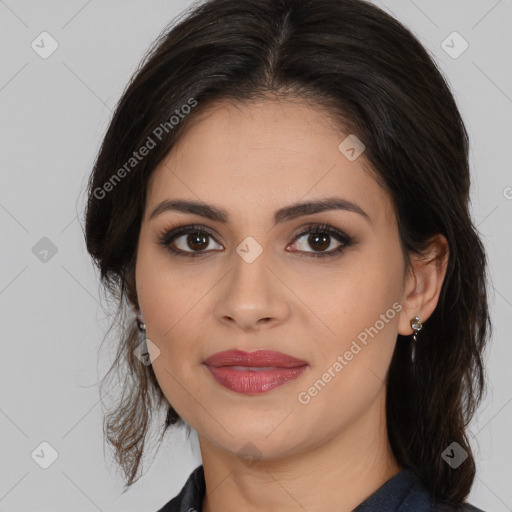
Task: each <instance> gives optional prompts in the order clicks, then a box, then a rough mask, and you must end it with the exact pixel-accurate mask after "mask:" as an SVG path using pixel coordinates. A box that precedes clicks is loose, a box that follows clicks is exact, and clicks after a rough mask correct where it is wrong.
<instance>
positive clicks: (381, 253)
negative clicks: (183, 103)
mask: <svg viewBox="0 0 512 512" xmlns="http://www.w3.org/2000/svg"><path fill="white" fill-rule="evenodd" d="M205 113H206V114H207V115H202V116H201V117H199V118H196V119H194V123H193V124H192V125H191V126H190V127H189V128H188V129H187V131H186V132H185V134H184V135H183V137H182V138H181V139H180V141H179V143H178V144H177V145H175V147H174V148H173V150H172V151H171V153H170V154H169V155H168V157H167V158H166V160H165V161H164V162H162V164H161V165H160V166H159V167H158V168H157V169H156V170H155V172H154V173H153V175H152V177H151V180H150V183H149V188H148V195H147V203H146V211H145V214H144V219H143V223H142V226H141V232H140V238H139V245H138V253H137V265H136V284H137V293H138V299H139V304H140V308H141V311H142V315H143V318H144V321H145V323H146V328H147V337H148V338H149V339H150V340H151V342H152V343H154V344H155V345H156V346H157V347H158V349H159V351H160V353H159V355H158V357H156V359H155V360H154V361H153V368H154V371H155V374H156V376H157V378H158V381H159V383H160V386H161V388H162V390H163V392H164V394H165V396H166V397H167V399H168V400H169V402H170V403H171V404H172V405H173V407H174V408H175V409H176V411H177V412H178V413H179V414H180V416H181V417H182V418H183V419H184V420H185V421H186V422H187V423H188V424H190V425H191V426H192V427H193V428H194V429H196V430H197V432H198V434H199V436H200V438H203V439H206V440H208V441H209V442H210V443H212V444H214V445H216V446H217V447H218V448H220V449H222V450H225V451H226V452H230V453H233V454H240V453H242V451H241V449H242V447H243V446H244V445H246V444H247V443H250V446H252V447H256V448H255V450H256V451H257V452H258V456H261V457H267V458H273V457H279V456H284V455H289V454H293V453H294V452H296V451H303V450H307V449H309V448H313V447H314V446H317V445H319V444H321V443H325V442H327V441H328V440H329V439H332V438H333V437H334V436H337V435H340V434H341V433H343V431H344V430H347V429H349V428H350V427H351V426H353V425H354V424H355V423H356V422H358V420H359V419H361V418H362V417H363V416H364V415H365V414H367V413H368V411H369V410H370V409H372V408H375V407H376V404H380V405H382V403H383V398H384V396H385V380H386V372H387V369H388V366H389V363H390V360H391V356H392V353H393V349H394V346H395V341H396V336H397V328H398V320H399V317H400V316H401V315H402V316H403V315H404V313H405V312H404V311H402V313H399V311H400V310H401V308H402V306H401V301H402V298H403V293H404V283H405V281H404V279H405V272H404V259H403V255H402V251H401V247H400V242H399V237H398V229H397V223H396V217H395V214H394V212H393V209H392V205H391V202H390V200H389V197H388V195H387V194H386V193H385V192H384V191H383V189H382V188H381V187H380V186H379V185H378V184H377V182H376V181H375V180H374V178H372V177H371V175H370V174H369V173H368V172H367V171H366V170H364V169H363V159H364V152H363V153H362V155H361V156H359V157H358V158H355V159H354V157H355V156H357V153H356V152H352V151H350V148H349V147H350V144H349V141H350V139H349V141H347V142H345V144H346V146H345V145H342V149H341V150H340V149H339V146H340V144H341V143H342V142H343V141H344V139H345V138H346V137H347V136H348V135H349V133H343V132H341V131H339V130H337V129H336V127H335V125H334V122H333V121H332V120H329V119H327V118H326V115H325V113H324V111H319V110H315V109H313V108H311V107H310V106H308V105H307V104H305V103H302V102H298V101H297V102H291V101H289V100H287V101H280V102H277V101H273V100H268V101H266V102H263V103H259V104H251V105H244V106H240V105H239V106H237V107H235V106H234V105H233V104H231V103H228V102H222V103H218V104H217V105H216V106H215V107H213V108H210V109H209V110H208V111H205ZM355 149H356V150H357V149H359V148H357V147H356V148H355ZM327 199H329V200H338V201H339V202H340V206H343V202H345V204H346V205H349V206H348V207H346V208H343V207H340V208H332V209H326V210H324V211H319V210H317V211H316V212H315V209H314V208H313V209H312V210H310V211H309V213H308V212H307V211H301V210H300V208H295V209H291V210H289V211H288V210H287V209H288V208H290V207H291V206H292V205H298V204H305V203H308V202H315V201H321V200H327ZM177 200H179V201H190V202H201V203H202V204H203V205H208V206H210V207H211V208H215V209H218V210H222V212H223V213H224V214H225V217H226V218H225V219H224V221H222V220H221V219H220V217H217V218H215V219H211V218H206V217H204V216H202V215H200V214H199V213H190V212H188V213H187V212H184V211H177V210H173V209H167V210H165V209H163V211H160V213H158V214H156V215H155V216H153V217H151V214H152V212H153V211H154V210H155V209H156V208H157V207H158V206H159V205H160V204H161V203H162V202H163V201H177ZM283 209H284V210H283ZM284 211H286V212H288V213H286V214H285V213H283V212H284ZM278 212H280V213H279V214H278ZM276 214H278V215H277V219H275V216H276ZM276 221H277V222H276ZM322 224H323V225H326V226H328V229H332V230H335V231H334V233H336V231H339V232H340V233H341V238H337V235H336V234H332V233H330V232H328V231H326V229H325V226H324V227H323V228H320V229H317V234H316V235H315V232H314V230H313V234H311V233H309V234H308V233H307V230H308V229H310V228H314V227H315V225H316V226H318V225H322ZM190 225H196V226H197V225H200V231H199V233H197V232H196V234H187V233H181V234H179V235H177V237H175V238H174V240H173V241H169V240H170V237H169V238H168V240H167V241H168V242H169V247H170V248H173V249H175V250H176V251H180V254H175V253H172V252H170V250H169V248H166V247H164V246H163V245H161V244H159V240H160V237H161V236H162V235H164V234H165V233H166V232H168V231H170V230H172V229H175V228H176V227H182V226H190ZM201 230H204V231H201ZM304 232H306V234H301V233H304ZM347 240H349V242H348V243H347ZM340 248H341V250H338V249H340ZM193 254H196V255H198V256H196V257H193V256H192V255H193ZM318 254H325V257H323V258H320V257H317V256H316V255H318ZM227 350H241V351H245V352H252V351H258V350H272V351H278V352H281V353H284V354H287V355H289V356H292V357H293V358H296V359H299V360H302V361H305V362H306V363H307V365H306V366H304V367H303V368H302V369H301V371H298V372H297V375H298V376H297V377H296V378H295V379H294V380H290V381H288V382H285V383H281V384H280V385H278V386H277V387H274V388H273V389H269V390H267V391H264V390H263V389H262V390H260V391H254V388H249V389H252V391H251V392H249V393H243V392H239V391H236V390H233V389H231V388H228V387H225V386H224V385H221V384H220V383H219V382H218V381H217V380H216V379H215V378H214V377H213V375H212V373H211V371H210V369H209V368H208V366H207V365H205V364H204V362H205V360H206V359H207V358H209V357H210V356H212V355H213V354H215V353H218V352H222V351H227ZM264 366H271V365H264ZM224 370H225V374H227V373H229V374H230V375H233V372H237V371H239V370H237V369H233V368H231V370H230V371H229V369H228V370H227V373H226V369H224ZM277 371H278V372H279V371H281V376H282V375H285V374H286V375H288V374H287V373H286V371H285V370H277ZM288 372H290V370H288ZM237 375H238V376H240V375H241V373H238V374H237ZM245 375H247V373H245ZM253 375H254V374H253ZM235 381H236V382H238V385H240V386H243V385H244V384H243V382H244V381H242V383H240V378H238V379H235ZM255 381H256V382H257V381H258V379H257V376H256V377H255ZM236 382H235V384H236ZM251 382H253V381H251ZM380 405H379V406H380ZM381 412H382V410H381Z"/></svg>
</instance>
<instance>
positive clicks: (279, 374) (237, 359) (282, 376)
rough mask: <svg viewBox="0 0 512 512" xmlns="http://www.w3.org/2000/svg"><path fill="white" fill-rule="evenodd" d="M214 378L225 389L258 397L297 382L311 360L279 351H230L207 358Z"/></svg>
mask: <svg viewBox="0 0 512 512" xmlns="http://www.w3.org/2000/svg"><path fill="white" fill-rule="evenodd" d="M203 364H205V365H206V367H207V368H208V370H209V371H210V373H211V375H212V376H213V378H214V379H215V380H216V381H217V382H218V383H219V384H221V385H222V386H224V387H226V388H228V389H230V390H232V391H235V392H237V393H244V394H258V393H264V392H266V391H270V390H271V389H274V388H276V387H278V386H281V385H283V384H286V383H287V382H291V381H293V380H295V379H297V378H298V377H299V376H300V375H301V374H302V373H303V372H304V371H305V370H306V369H307V368H308V366H309V365H308V363H307V361H302V360H300V359H297V358H295V357H292V356H289V355H287V354H283V353H281V352H276V351H274V350H257V351H255V352H243V351H241V350H227V351H224V352H218V353H216V354H213V355H212V356H210V357H208V358H207V359H205V361H204V362H203Z"/></svg>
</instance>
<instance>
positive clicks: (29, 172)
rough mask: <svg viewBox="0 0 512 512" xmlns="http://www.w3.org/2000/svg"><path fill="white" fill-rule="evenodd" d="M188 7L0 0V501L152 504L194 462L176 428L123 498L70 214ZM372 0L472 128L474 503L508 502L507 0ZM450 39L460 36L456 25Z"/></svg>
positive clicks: (93, 289)
mask: <svg viewBox="0 0 512 512" xmlns="http://www.w3.org/2000/svg"><path fill="white" fill-rule="evenodd" d="M190 3H191V2H189V1H185V0H181V1H177V0H166V1H157V0H152V1H146V2H143V1H137V2H135V1H120V0H115V1H112V0H111V1H108V2H106V1H103V2H100V1H98V0H89V1H84V0H73V1H66V2H64V1H62V0H61V1H57V0H53V1H28V0H27V1H22V0H0V53H1V66H0V120H1V122H0V144H1V151H0V172H1V177H2V180H1V188H0V226H1V233H2V245H1V247H2V249H1V252H0V258H1V260H0V263H1V265H0V314H1V318H0V321H1V329H2V357H1V358H0V379H1V380H0V389H1V396H0V432H1V443H0V449H1V453H0V461H1V463H0V511H7V510H8V511H12V512H20V511H24V512H26V511H52V512H59V511H69V510H70V509H72V510H74V511H77V512H78V511H84V512H86V511H95V510H101V511H104V512H107V511H109V512H114V511H126V512H127V511H148V512H151V511H155V510H157V509H158V508H159V507H161V506H162V505H163V504H164V503H166V502H167V501H168V500H169V499H170V498H171V497H173V496H175V495H176V494H177V493H178V492H179V490H180V489H181V487H182V485H183V483H184V482H185V480H186V478H187V477H188V475H189V473H190V472H191V471H192V470H193V469H194V468H195V467H196V466H197V465H198V464H200V454H199V451H198V447H197V439H196V438H192V442H186V440H185V435H184V433H183V432H177V433H174V434H171V435H170V436H169V438H168V442H165V444H163V445H162V447H161V449H160V451H159V452H158V455H157V456H156V458H155V459H154V462H153V463H152V464H151V465H146V466H145V471H146V473H145V475H144V476H143V477H142V478H141V479H140V480H139V481H138V482H137V483H136V484H135V486H134V487H133V488H132V489H131V490H130V491H128V492H127V493H126V494H124V495H121V491H122V479H121V478H120V475H119V474H118V473H116V471H115V468H114V466H113V465H112V463H111V458H110V457H109V454H108V452H106V453H104V445H103V437H102V436H103V434H102V418H103V411H102V407H101V404H100V399H99V394H98V378H99V376H101V375H103V374H104V372H105V370H106V369H107V368H108V366H107V365H106V363H105V361H106V358H107V356H106V355H105V354H101V355H100V354H98V350H99V347H100V344H101V341H102V339H103V337H104V334H105V332H106V329H107V328H108V326H109V324H110V323H109V319H108V318H107V317H106V315H105V312H104V310H103V307H106V304H105V303H104V301H103V299H102V298H101V294H100V288H99V284H98V279H97V275H96V273H95V271H94V269H93V267H92V263H91V261H90V259H89V256H88V254H87V252H86V249H85V244H84V240H83V235H82V229H81V227H80V222H81V221H80V220H79V219H80V218H81V217H82V212H83V207H84V204H85V203H84V199H85V194H84V193H83V192H84V189H85V186H86V180H87V178H88V175H89V173H90V171H91V167H92V164H93V161H94V157H95V155H96V152H97V151H98V149H99V145H100V142H101V138H102V135H103V134H104V132H105V130H106V126H107V123H108V121H109V118H110V115H111V110H112V109H113V107H114V105H115V103H116V102H117V100H118V98H119V96H120V95H121V93H122V90H123V89H124V87H125V85H126V83H127V82H128V80H129V78H130V76H131V74H132V73H133V72H134V71H135V68H136V66H137V64H138V63H139V60H140V59H141V57H142V56H143V54H144V52H145V51H146V49H147V48H148V46H149V45H150V43H151V42H152V41H153V40H154V39H155V38H156V36H157V35H158V34H159V33H160V31H161V30H162V29H163V28H164V27H165V25H166V24H167V23H168V22H169V21H170V20H171V19H172V18H174V16H175V15H176V14H178V13H180V12H181V11H182V10H183V9H184V8H185V7H187V6H189V5H190ZM376 3H378V5H381V6H383V7H384V8H385V9H386V10H388V11H389V12H390V13H392V14H393V15H394V16H395V17H396V18H398V19H399V20H400V21H402V22H403V23H405V25H406V26H407V27H409V28H410V29H411V30H412V31H413V32H414V33H415V34H416V35H417V36H418V37H419V38H420V40H421V41H422V43H423V44H424V45H425V46H426V48H427V49H428V50H429V51H430V52H431V54H432V55H433V56H434V58H435V59H436V61H437V62H438V64H439V65H440V67H441V69H442V70H443V72H444V74H445V75H446V76H447V78H448V80H449V83H450V85H451V87H452V90H453V92H454V95H455V97H456V100H457V102H458V104H459V107H460V110H461V112H462V115H463V117H464V119H465V122H466V124H467V128H468V130H469V134H470V137H471V165H472V172H473V190H472V210H473V216H474V219H475V223H476V224H477V226H478V229H479V230H480V232H481V233H482V236H483V237H484V242H485V246H486V249H487V251H488V255H489V262H490V270H491V279H492V285H491V286H490V291H491V296H490V301H491V310H492V316H493V323H494V336H493V341H492V345H491V349H490V351H489V353H488V365H487V367H488V378H489V391H488V394H487V397H486V399H485V402H484V403H483V404H482V406H481V408H480V409H479V412H478V414H477V417H476V418H475V421H474V422H473V424H472V426H471V431H472V433H473V437H474V440H473V442H472V444H473V446H474V448H475V455H476V458H477V464H478V474H477V475H478V476H477V478H476V479H475V484H474V487H473V489H472V492H471V494H470V497H469V501H470V502H472V503H473V504H474V505H476V506H479V507H480V508H483V509H484V510H486V511H488V512H490V511H492V512H504V511H507V510H512V487H511V486H510V482H511V477H512V470H511V469H510V456H511V445H512V443H511V439H510V432H511V428H510V427H511V426H512V404H511V401H512V389H511V379H510V361H511V360H512V346H511V343H510V341H511V340H510V324H509V321H510V317H511V314H512V274H511V271H510V255H511V253H512V250H511V249H512V236H511V233H512V230H511V229H510V224H511V222H510V221H511V218H512V188H510V187H512V173H511V151H510V145H511V135H512V115H511V114H512V66H511V58H510V56H511V53H512V35H511V34H512V0H499V1H497V0H472V1H468V0H451V1H444V0H443V1H441V0H436V1H425V0H423V1H422V0H414V1H412V0H392V1H386V2H376ZM43 31H46V32H48V33H49V34H50V35H51V36H52V37H53V38H54V39H55V40H56V41H57V43H58V45H59V46H58V48H57V50H56V51H55V52H54V53H53V54H52V55H50V56H49V57H48V58H46V59H43V58H41V57H40V55H39V54H38V53H36V51H34V49H33V48H32V47H31V44H32V42H33V41H34V40H35V41H36V43H37V42H38V41H40V38H39V39H38V36H39V34H40V33H41V32H43ZM453 31H457V32H458V33H460V34H461V36H462V37H463V38H464V39H465V40H466V41H467V42H468V44H469V47H468V49H467V50H466V51H465V52H464V53H462V54H461V55H460V56H458V57H457V58H453V57H452V56H450V55H449V54H448V53H447V52H446V51H445V50H444V49H443V47H442V46H441V45H442V42H443V41H445V40H446V38H447V37H448V36H449V35H450V34H451V33H452V32H453ZM452 40H453V41H454V42H453V43H451V41H452ZM446 44H449V45H450V46H453V48H452V50H450V51H452V52H454V51H458V50H460V49H461V48H462V47H461V46H460V41H457V40H454V39H453V37H452V39H450V38H449V39H448V42H447V43H445V45H446ZM40 45H41V43H40ZM41 46H42V45H41ZM45 48H46V49H48V48H49V40H46V44H45ZM44 237H46V238H47V239H49V241H51V242H49V241H48V240H46V239H44V240H42V241H41V239H43V238H44ZM34 247H35V248H34ZM52 247H53V252H55V250H56V252H55V254H53V252H52ZM45 249H47V250H49V252H48V253H47V254H45V253H44V252H41V251H44V250H45ZM45 258H46V261H42V260H41V259H43V260H44V259H45ZM43 441H46V442H47V443H49V444H50V445H51V446H52V447H53V448H54V449H55V450H56V452H57V453H58V458H57V459H56V461H55V462H54V463H53V464H52V465H51V466H50V467H48V469H42V468H41V467H40V466H39V465H38V464H36V462H35V461H34V459H33V458H32V457H31V454H32V453H33V452H34V450H35V449H39V453H40V454H41V453H42V452H41V451H40V447H39V445H40V443H42V442H43ZM49 453H50V452H49V451H48V450H46V451H44V454H45V455H44V456H45V457H47V456H48V454H49ZM34 458H36V457H35V456H34ZM41 458H44V457H42V456H41ZM148 460H150V459H148Z"/></svg>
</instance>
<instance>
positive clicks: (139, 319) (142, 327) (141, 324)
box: [137, 311, 146, 332]
mask: <svg viewBox="0 0 512 512" xmlns="http://www.w3.org/2000/svg"><path fill="white" fill-rule="evenodd" d="M137 327H138V329H139V331H140V332H146V324H145V323H144V321H143V320H142V314H141V313H140V311H139V312H138V313H137Z"/></svg>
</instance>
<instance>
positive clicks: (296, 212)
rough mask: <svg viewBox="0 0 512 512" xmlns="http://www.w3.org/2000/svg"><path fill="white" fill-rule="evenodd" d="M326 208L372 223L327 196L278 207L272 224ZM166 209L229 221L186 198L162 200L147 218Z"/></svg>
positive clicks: (223, 213)
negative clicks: (357, 216)
mask: <svg viewBox="0 0 512 512" xmlns="http://www.w3.org/2000/svg"><path fill="white" fill-rule="evenodd" d="M328 210H345V211H349V212H353V213H357V214H359V215H361V216H363V217H364V218H365V219H366V220H367V221H368V222H369V223H370V224H371V223H372V220H371V219H370V216H369V215H368V214H367V213H366V212H365V211H364V210H363V209H362V208H361V207H360V206H358V205H357V204H356V203H353V202H351V201H348V200H346V199H342V198H339V197H328V198H325V199H320V200H314V201H306V202H302V203H295V204H291V205H289V206H285V207H284V208H280V209H279V210H277V211H276V213H275V214H274V225H276V224H279V223H282V222H285V221H287V220H292V219H295V218H298V217H302V216H305V215H313V214H315V213H320V212H325V211H328ZM167 211H176V212H182V213H191V214H195V215H200V216H201V217H205V218H207V219H210V220H213V221H217V222H221V223H223V224H226V223H227V222H228V221H229V213H228V212H227V211H226V210H225V209H223V208H220V207H218V206H214V205H211V204H207V203H203V202H199V201H191V200H187V199H173V200H169V199H167V200H165V201H162V202H161V203H160V204H158V205H157V206H156V208H155V209H154V210H153V211H152V212H151V215H150V216H149V219H150V220H151V219H153V218H154V217H156V216H157V215H160V214H161V213H163V212H167Z"/></svg>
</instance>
